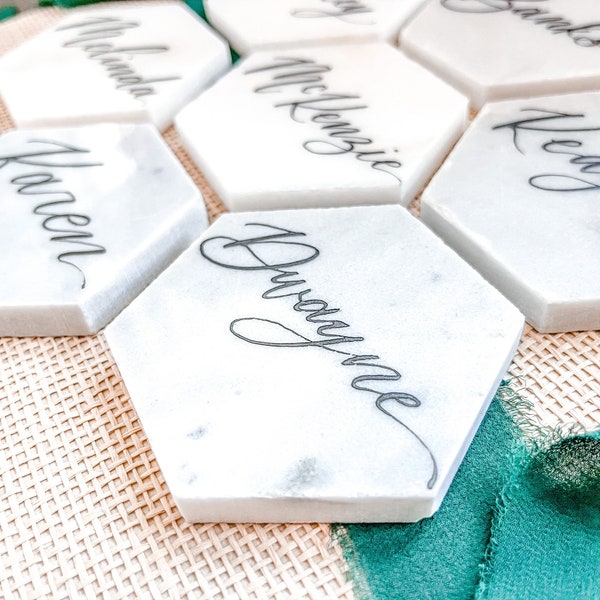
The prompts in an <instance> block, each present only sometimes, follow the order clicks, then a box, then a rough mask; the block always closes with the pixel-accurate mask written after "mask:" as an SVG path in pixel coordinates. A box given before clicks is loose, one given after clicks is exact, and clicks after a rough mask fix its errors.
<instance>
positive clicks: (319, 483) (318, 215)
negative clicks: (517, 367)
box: [105, 206, 523, 522]
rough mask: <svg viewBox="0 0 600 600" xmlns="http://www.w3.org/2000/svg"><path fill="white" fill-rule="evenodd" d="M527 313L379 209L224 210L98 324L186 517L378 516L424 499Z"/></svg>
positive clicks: (433, 492) (410, 221)
mask: <svg viewBox="0 0 600 600" xmlns="http://www.w3.org/2000/svg"><path fill="white" fill-rule="evenodd" d="M522 326H523V318H522V316H521V314H520V313H519V312H518V310H517V309H516V308H515V307H514V306H512V305H511V304H510V303H509V302H508V301H507V300H506V299H505V298H503V297H502V296H501V295H500V294H499V293H498V292H497V291H496V290H495V289H494V288H492V287H491V286H490V285H489V284H487V283H486V282H485V281H484V280H483V279H482V278H481V277H480V276H479V275H478V274H477V273H476V272H475V271H474V270H472V269H471V268H470V267H469V266H468V265H467V264H466V263H465V262H464V261H462V260H461V259H460V258H459V257H458V256H457V255H456V254H455V253H454V252H452V251H451V250H449V249H448V247H447V246H445V245H444V244H443V243H442V242H441V240H440V239H439V238H437V237H436V236H435V235H433V234H432V233H431V232H430V231H429V230H428V229H427V228H426V227H424V226H423V225H422V224H421V223H419V221H418V220H417V219H415V218H414V217H412V216H411V215H410V214H409V213H408V211H406V210H405V209H404V208H402V207H400V206H379V207H357V208H336V209H316V210H302V211H298V210H296V211H271V212H253V213H231V214H228V215H224V216H223V217H221V218H220V219H218V221H216V223H214V224H213V225H212V226H211V227H210V228H209V230H208V231H207V232H206V234H205V235H204V236H202V237H201V238H200V239H199V240H197V241H196V242H195V243H194V244H192V246H191V247H190V248H189V249H188V251H186V252H185V253H184V254H183V255H182V256H181V257H180V258H179V259H178V260H177V261H176V262H175V263H174V264H173V265H172V266H171V267H170V268H169V269H167V270H166V271H165V272H164V273H163V274H162V275H161V276H160V277H159V278H158V279H157V280H156V281H155V282H154V283H152V284H151V285H150V286H149V287H148V288H147V289H146V290H145V291H144V292H143V293H142V294H141V295H140V296H138V298H137V299H136V300H134V302H133V303H132V304H131V305H130V306H129V307H128V308H127V309H125V310H124V311H123V312H122V313H121V314H120V315H119V316H118V317H117V318H116V319H115V320H114V321H113V322H112V323H111V324H110V325H109V326H108V327H107V328H106V330H105V336H106V339H107V340H108V343H109V346H110V349H111V352H112V353H113V355H114V357H115V359H116V361H117V364H118V365H119V370H120V372H121V374H122V376H123V379H124V381H125V385H126V386H127V389H128V390H129V392H130V394H131V397H132V400H133V402H134V404H135V406H136V410H137V412H138V414H139V416H140V419H141V422H142V426H143V427H144V431H145V432H146V434H147V435H148V438H149V440H150V443H151V445H152V448H153V450H154V452H155V453H156V456H157V460H158V462H159V464H160V466H161V469H162V471H163V473H164V475H165V479H166V481H167V484H168V485H169V489H170V490H171V492H172V494H173V496H174V498H175V499H176V502H177V503H178V506H179V507H180V509H181V511H182V513H183V515H184V516H185V518H186V519H188V520H191V521H199V522H207V521H208V522H215V521H216V522H230V521H236V522H239V521H250V522H273V521H276V522H319V521H323V522H351V521H365V522H366V521H377V522H387V521H415V520H418V519H421V518H423V517H426V516H429V515H431V514H433V512H434V511H435V510H437V508H438V506H439V504H440V503H441V501H442V498H443V496H444V495H445V493H446V491H447V489H448V486H449V485H450V482H451V481H452V479H453V477H454V474H455V472H456V470H457V468H458V465H459V464H460V462H461V460H462V457H463V455H464V453H465V452H466V450H467V447H468V445H469V444H470V442H471V439H472V437H473V435H474V434H475V431H476V429H477V427H478V425H479V422H480V420H481V419H482V417H483V415H484V414H485V411H486V409H487V406H488V404H489V402H490V400H491V399H492V397H493V395H494V393H495V391H496V389H497V386H498V384H499V383H500V379H501V378H502V377H504V375H505V373H506V369H507V367H508V364H509V363H510V361H511V359H512V357H513V355H514V352H515V349H516V346H517V344H518V342H519V339H520V335H521V329H522ZM167 337H168V339H169V340H170V342H171V343H170V351H169V353H168V355H166V354H165V353H164V348H163V340H164V339H166V338H167ZM158 364H160V369H157V368H156V365H158ZM232 440H235V443H234V442H232Z"/></svg>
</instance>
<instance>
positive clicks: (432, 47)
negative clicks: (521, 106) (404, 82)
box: [400, 0, 600, 108]
mask: <svg viewBox="0 0 600 600" xmlns="http://www.w3.org/2000/svg"><path fill="white" fill-rule="evenodd" d="M599 45H600V3H598V1H597V0H577V1H576V2H573V0H432V1H431V2H429V3H428V4H426V5H425V7H424V8H423V10H422V11H421V12H420V13H419V14H418V15H417V16H416V17H415V19H414V20H413V21H411V22H410V23H409V24H408V25H407V26H406V28H405V29H404V30H402V31H401V32H400V46H401V48H402V49H403V50H404V51H405V52H406V53H407V54H408V55H409V56H412V57H414V58H415V59H416V60H418V61H419V62H421V63H422V64H424V65H425V66H427V67H428V68H430V69H431V70H432V71H433V72H435V73H437V74H438V75H440V76H441V77H444V78H445V79H446V80H447V81H449V82H450V83H452V84H453V85H455V86H456V87H457V88H458V89H460V90H462V91H463V92H464V93H466V94H467V95H468V96H469V97H470V98H471V100H472V102H473V105H474V106H475V107H476V108H481V107H482V106H483V104H484V103H485V102H489V101H493V100H502V99H508V98H519V97H530V96H541V95H549V94H562V93H566V92H578V91H585V90H595V89H597V88H598V78H599V77H600V60H599V59H598V55H599V54H600V49H599V48H598V46H599Z"/></svg>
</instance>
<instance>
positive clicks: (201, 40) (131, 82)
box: [0, 2, 231, 129]
mask: <svg viewBox="0 0 600 600" xmlns="http://www.w3.org/2000/svg"><path fill="white" fill-rule="evenodd" d="M230 64H231V59H230V55H229V50H228V47H227V45H226V44H225V42H224V41H223V40H222V39H221V38H220V37H219V36H218V35H217V34H215V33H214V32H213V31H212V30H211V29H210V28H209V27H208V26H207V25H206V23H205V22H204V21H202V20H201V19H200V18H199V17H198V16H196V15H195V14H194V13H193V12H192V11H191V10H190V9H188V8H187V7H186V6H185V5H184V4H182V3H179V2H164V3H151V4H147V5H145V6H140V5H138V6H133V7H124V6H122V5H120V6H118V7H116V6H110V5H108V6H106V7H103V8H94V9H91V10H90V9H89V8H84V9H77V10H73V11H70V12H69V16H67V17H65V18H64V19H62V20H60V21H59V22H58V23H57V24H56V25H54V26H53V27H52V28H51V29H48V30H46V31H45V32H43V33H42V34H40V35H38V36H36V37H34V38H32V39H30V40H28V41H26V42H25V43H24V44H22V45H21V46H19V47H17V48H16V49H15V50H13V51H12V52H10V53H8V54H6V55H4V56H3V57H1V58H0V96H2V98H3V100H4V101H5V103H6V105H7V107H8V109H9V112H10V114H11V116H12V118H13V119H14V121H15V123H16V124H17V126H18V127H39V126H48V125H50V126H56V125H73V124H85V123H94V122H100V121H117V122H123V121H125V122H148V121H150V122H152V123H154V124H155V125H156V126H157V127H158V128H159V129H164V128H166V127H167V126H168V125H169V124H170V123H171V121H172V118H173V116H174V114H175V113H176V112H177V111H178V110H179V109H180V108H181V107H182V106H183V105H184V104H186V103H187V102H189V101H190V100H192V99H193V98H195V97H196V96H197V95H198V93H199V92H200V91H201V90H202V89H204V88H205V87H207V86H208V85H209V84H210V83H212V82H213V81H214V80H215V79H216V78H217V77H218V76H219V75H220V74H222V73H223V72H224V71H226V70H227V68H228V67H229V65H230Z"/></svg>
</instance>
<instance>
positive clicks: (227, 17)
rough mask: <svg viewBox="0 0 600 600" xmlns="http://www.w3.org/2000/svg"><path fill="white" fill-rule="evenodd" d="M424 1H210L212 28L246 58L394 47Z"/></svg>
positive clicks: (206, 3) (208, 4) (206, 4)
mask: <svg viewBox="0 0 600 600" xmlns="http://www.w3.org/2000/svg"><path fill="white" fill-rule="evenodd" d="M423 1H424V0H341V1H340V0H252V1H251V2H249V1H248V0H206V1H205V2H204V7H205V10H206V15H207V17H208V20H209V22H210V23H211V25H213V26H214V27H215V28H216V29H217V30H219V31H220V32H221V33H222V34H223V35H224V36H225V37H226V38H227V39H228V40H229V43H230V44H231V46H232V47H233V48H234V49H235V50H236V51H237V52H238V53H239V54H242V55H245V54H249V53H250V52H254V51H256V50H265V49H267V48H276V47H277V48H281V47H291V46H302V45H304V46H305V45H316V44H325V43H333V42H356V41H368V40H387V41H392V40H393V38H394V37H395V36H396V35H397V33H398V30H399V28H400V26H401V25H402V24H403V23H405V22H406V20H407V19H408V18H409V17H410V16H412V14H413V13H414V12H415V11H416V10H417V9H418V7H419V6H421V5H422V4H423Z"/></svg>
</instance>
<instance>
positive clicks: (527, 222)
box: [422, 93, 600, 332]
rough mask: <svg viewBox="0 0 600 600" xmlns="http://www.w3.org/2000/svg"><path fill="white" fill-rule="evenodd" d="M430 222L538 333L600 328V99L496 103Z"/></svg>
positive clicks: (428, 211)
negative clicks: (510, 302) (518, 309)
mask: <svg viewBox="0 0 600 600" xmlns="http://www.w3.org/2000/svg"><path fill="white" fill-rule="evenodd" d="M422 217H423V220H424V221H425V222H426V223H427V224H429V225H430V226H431V228H432V229H433V230H434V231H436V232H437V233H438V234H439V235H440V236H441V237H443V239H444V240H446V241H447V243H448V244H450V245H451V246H452V247H453V248H455V249H456V250H457V251H458V252H459V253H460V254H462V256H463V257H464V258H465V259H466V260H468V261H469V262H470V263H471V264H472V265H473V266H475V267H476V268H477V269H478V270H479V271H480V272H481V273H482V274H483V275H484V276H485V277H486V279H488V280H489V281H490V282H492V283H493V284H494V285H495V286H497V287H498V289H499V290H500V291H502V293H503V294H504V295H505V296H506V297H507V298H509V299H510V300H511V301H512V302H514V303H515V304H516V305H517V306H518V307H519V308H520V309H521V310H522V312H523V313H524V314H525V316H526V317H527V320H528V321H529V322H530V323H531V324H532V325H533V326H534V327H536V329H538V330H539V331H542V332H556V331H575V330H587V329H600V94H598V93H587V94H575V95H564V96H554V97H548V98H535V99H530V100H516V101H508V102H499V103H495V104H489V105H488V106H487V107H486V108H485V109H484V110H483V111H482V113H480V115H479V116H478V117H477V119H476V120H475V121H474V123H473V125H472V127H471V128H470V129H469V131H468V132H467V133H466V134H465V136H464V138H463V139H462V140H461V141H460V142H459V144H458V145H457V146H456V148H455V150H454V151H453V152H452V153H451V155H450V157H449V158H448V160H447V161H446V163H445V164H444V165H443V166H442V168H441V169H440V170H439V171H438V173H437V174H436V176H435V177H434V178H433V180H432V182H431V184H430V185H429V186H428V187H427V188H426V190H425V192H424V194H423V197H422Z"/></svg>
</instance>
